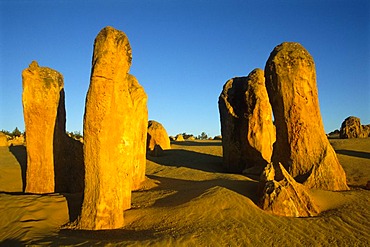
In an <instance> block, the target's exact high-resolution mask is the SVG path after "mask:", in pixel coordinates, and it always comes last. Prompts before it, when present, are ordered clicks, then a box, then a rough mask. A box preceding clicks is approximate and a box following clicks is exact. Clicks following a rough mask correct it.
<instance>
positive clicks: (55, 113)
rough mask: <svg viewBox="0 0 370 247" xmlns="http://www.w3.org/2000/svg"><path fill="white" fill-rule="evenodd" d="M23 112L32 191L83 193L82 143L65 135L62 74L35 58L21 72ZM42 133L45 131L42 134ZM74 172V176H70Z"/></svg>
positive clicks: (29, 183) (29, 188) (29, 179)
mask: <svg viewBox="0 0 370 247" xmlns="http://www.w3.org/2000/svg"><path fill="white" fill-rule="evenodd" d="M22 81H23V94H22V103H23V115H24V122H25V128H26V132H27V174H26V187H25V191H26V192H29V193H52V192H81V191H82V190H83V173H84V171H83V158H82V152H78V150H82V145H79V146H78V147H77V146H76V145H72V146H73V147H72V148H71V145H70V144H71V141H70V140H69V138H68V136H67V135H66V126H65V123H66V111H65V103H64V82H63V76H62V74H60V73H59V72H58V71H56V70H53V69H50V68H47V67H39V65H38V64H37V62H36V61H33V62H32V63H31V64H30V66H29V68H27V69H25V70H24V71H23V72H22ZM41 133H42V134H41ZM71 174H72V176H71Z"/></svg>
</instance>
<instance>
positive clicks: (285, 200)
mask: <svg viewBox="0 0 370 247" xmlns="http://www.w3.org/2000/svg"><path fill="white" fill-rule="evenodd" d="M259 186H260V189H261V191H260V201H259V206H260V208H262V209H263V210H265V211H267V212H270V213H273V214H276V215H280V216H289V217H309V216H316V215H318V214H319V210H318V208H317V206H316V205H315V203H314V202H313V200H312V199H311V198H310V196H309V194H308V192H307V191H306V188H305V187H304V186H303V185H301V184H299V183H297V182H296V181H294V179H293V178H292V177H291V176H290V175H289V173H288V172H287V171H286V170H285V169H284V167H283V166H282V165H281V164H279V166H278V167H276V169H275V168H274V165H273V164H272V163H270V164H268V165H267V166H266V168H265V170H264V172H263V174H262V176H261V180H260V184H259Z"/></svg>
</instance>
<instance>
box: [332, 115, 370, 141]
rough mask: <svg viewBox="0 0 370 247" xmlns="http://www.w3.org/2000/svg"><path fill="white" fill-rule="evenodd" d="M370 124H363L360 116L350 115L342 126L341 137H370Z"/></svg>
mask: <svg viewBox="0 0 370 247" xmlns="http://www.w3.org/2000/svg"><path fill="white" fill-rule="evenodd" d="M369 134H370V126H367V125H361V120H360V119H359V118H358V117H354V116H350V117H348V118H346V119H345V120H344V121H343V123H342V125H341V127H340V133H339V137H340V138H342V139H350V138H365V137H369Z"/></svg>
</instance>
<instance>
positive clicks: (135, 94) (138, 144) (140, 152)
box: [127, 74, 148, 190]
mask: <svg viewBox="0 0 370 247" xmlns="http://www.w3.org/2000/svg"><path fill="white" fill-rule="evenodd" d="M127 80H128V86H129V92H130V95H131V100H132V104H133V109H132V111H133V112H134V114H133V115H132V121H133V125H134V126H133V130H134V131H135V133H134V141H133V152H132V153H133V157H132V162H133V172H132V187H131V188H132V190H138V189H140V188H141V183H142V182H144V180H145V170H146V142H147V127H148V107H147V102H148V96H147V95H146V93H145V90H144V88H143V87H142V86H141V85H140V84H139V82H138V80H137V79H136V78H135V76H133V75H131V74H128V76H127Z"/></svg>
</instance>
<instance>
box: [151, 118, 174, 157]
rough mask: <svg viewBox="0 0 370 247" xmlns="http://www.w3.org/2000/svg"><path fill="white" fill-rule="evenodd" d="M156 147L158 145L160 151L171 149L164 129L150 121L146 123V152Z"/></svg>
mask: <svg viewBox="0 0 370 247" xmlns="http://www.w3.org/2000/svg"><path fill="white" fill-rule="evenodd" d="M156 145H159V146H160V147H161V149H162V150H166V149H171V143H170V138H169V137H168V134H167V131H166V129H165V128H164V127H163V125H162V124H161V123H158V122H157V121H154V120H150V121H149V122H148V139H147V149H148V151H149V152H151V151H153V150H154V148H155V146H156Z"/></svg>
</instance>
